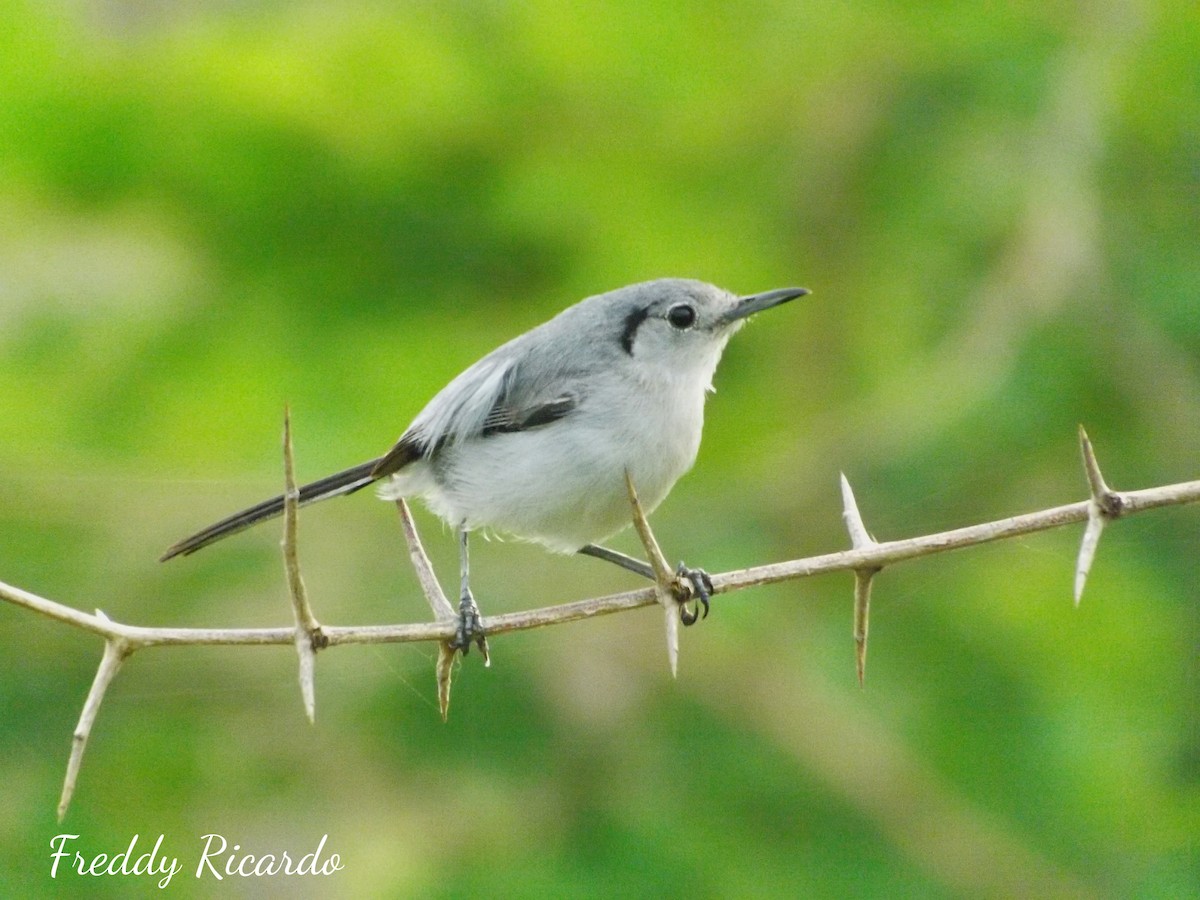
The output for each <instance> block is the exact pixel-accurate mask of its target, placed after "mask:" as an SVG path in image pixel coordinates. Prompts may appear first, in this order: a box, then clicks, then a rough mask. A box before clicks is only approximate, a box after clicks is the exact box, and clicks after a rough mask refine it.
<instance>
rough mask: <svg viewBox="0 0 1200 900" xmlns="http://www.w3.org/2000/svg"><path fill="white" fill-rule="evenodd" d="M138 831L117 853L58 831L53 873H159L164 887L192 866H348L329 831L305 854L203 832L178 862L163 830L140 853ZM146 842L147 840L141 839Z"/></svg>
mask: <svg viewBox="0 0 1200 900" xmlns="http://www.w3.org/2000/svg"><path fill="white" fill-rule="evenodd" d="M140 839H141V836H140V835H136V834H135V835H134V836H133V837H132V838H130V840H129V846H128V847H126V848H125V849H124V850H121V851H120V852H119V853H114V854H111V855H109V854H108V853H95V852H93V851H92V850H91V849H90V848H81V847H80V845H79V835H77V834H56V835H55V836H54V837H52V838H50V877H51V878H57V877H58V876H59V875H60V874H63V875H92V876H100V875H149V876H152V877H153V876H158V886H159V887H160V888H165V887H166V886H167V885H169V884H170V883H171V879H172V878H174V877H175V876H176V875H178V874H179V873H180V872H183V871H184V870H185V869H187V870H191V871H194V874H195V877H196V878H212V879H215V880H216V881H223V880H224V879H226V878H232V877H237V878H263V877H267V876H272V875H332V874H333V873H334V872H340V871H341V870H342V869H344V868H345V865H344V864H343V862H342V858H341V856H340V855H338V854H337V853H329V852H326V850H325V843H326V841H328V840H329V835H327V834H325V835H322V836H321V840H320V841H319V842H318V843H317V846H316V849H314V850H311V851H310V852H308V853H305V854H304V855H303V856H298V855H293V853H289V852H288V851H287V850H279V851H277V852H273V851H268V852H249V851H248V850H246V849H243V848H242V845H241V844H234V843H231V842H230V841H228V840H226V839H225V837H224V836H223V835H219V834H215V833H214V834H204V835H201V836H200V840H199V842H198V844H197V846H196V848H195V850H196V853H195V855H194V856H193V857H191V858H190V859H188V860H186V861H184V862H180V860H179V857H178V856H173V855H171V853H170V851H168V850H165V849H164V848H163V843H164V842H165V839H166V838H165V835H161V834H160V835H159V836H158V839H157V840H155V842H154V845H153V846H152V847H149V848H148V849H145V850H144V851H143V852H142V853H141V854H140V855H139V854H138V849H139V847H138V842H139V841H140ZM142 846H143V847H145V846H146V845H145V844H143V845H142Z"/></svg>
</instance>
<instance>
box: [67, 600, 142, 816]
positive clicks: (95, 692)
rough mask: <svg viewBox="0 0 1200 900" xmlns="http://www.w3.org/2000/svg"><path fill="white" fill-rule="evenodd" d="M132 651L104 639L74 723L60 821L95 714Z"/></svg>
mask: <svg viewBox="0 0 1200 900" xmlns="http://www.w3.org/2000/svg"><path fill="white" fill-rule="evenodd" d="M96 614H97V615H99V616H101V617H104V614H103V613H101V612H100V611H99V610H96ZM105 618H106V617H105ZM133 650H134V647H133V646H132V645H130V644H129V642H127V641H125V640H122V639H121V638H109V639H108V640H106V641H105V642H104V656H103V657H101V659H100V666H99V668H97V669H96V677H95V678H94V679H92V687H91V690H89V691H88V695H87V699H86V700H85V701H84V702H83V710H82V712H80V714H79V724H77V725H76V726H75V733H74V734H73V735H72V736H71V756H70V759H68V760H67V775H66V778H64V779H63V789H62V796H61V797H60V798H59V801H58V821H60V822H61V821H62V820H63V818H64V817H65V816H66V814H67V808H68V807H69V806H70V805H71V797H72V796H74V794H75V782H76V780H77V779H78V778H79V767H80V766H81V765H83V751H84V750H86V749H87V742H88V737H89V736H91V733H92V725H93V724H94V723H95V721H96V715H97V713H99V712H100V703H101V702H102V701H103V700H104V693H105V691H107V690H108V686H109V684H111V683H112V680H113V679H114V678H115V677H116V675H117V672H118V671H119V670H120V668H121V663H123V662H125V659H126V658H127V657H128V656H129V654H130V653H132V652H133Z"/></svg>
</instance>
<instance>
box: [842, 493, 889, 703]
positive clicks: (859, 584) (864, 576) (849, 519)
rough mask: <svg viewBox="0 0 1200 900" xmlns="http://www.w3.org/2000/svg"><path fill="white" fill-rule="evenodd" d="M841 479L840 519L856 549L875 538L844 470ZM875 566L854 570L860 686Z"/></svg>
mask: <svg viewBox="0 0 1200 900" xmlns="http://www.w3.org/2000/svg"><path fill="white" fill-rule="evenodd" d="M841 482H842V519H843V520H844V521H845V523H846V530H847V531H848V532H850V543H851V545H852V546H853V547H854V549H855V550H859V549H861V548H864V547H873V546H874V545H875V539H874V538H872V537H871V535H870V534H869V533H868V532H867V526H866V525H865V524H864V523H863V518H862V513H860V512H859V511H858V501H856V500H855V499H854V490H853V489H852V488H851V487H850V481H849V480H848V479H847V478H846V474H845V473H844V472H843V473H842V475H841ZM879 571H880V569H879V568H878V567H873V568H868V569H855V570H854V662H855V669H856V671H857V672H858V685H859V687H862V686H863V683H864V681H865V679H866V672H867V634H868V631H869V630H870V629H869V625H870V617H871V581H872V579H873V578H874V577H875V576H876V575H877V574H878V573H879Z"/></svg>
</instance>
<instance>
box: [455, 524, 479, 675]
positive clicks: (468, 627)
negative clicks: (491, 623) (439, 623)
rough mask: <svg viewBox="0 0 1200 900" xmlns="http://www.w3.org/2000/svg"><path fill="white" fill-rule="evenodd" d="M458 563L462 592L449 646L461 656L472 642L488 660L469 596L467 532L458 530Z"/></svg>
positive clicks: (474, 607) (470, 595) (475, 611)
mask: <svg viewBox="0 0 1200 900" xmlns="http://www.w3.org/2000/svg"><path fill="white" fill-rule="evenodd" d="M458 562H459V575H460V577H461V579H462V591H461V593H460V594H459V600H458V628H457V629H456V630H455V632H454V641H453V642H452V643H451V644H450V646H451V647H452V648H453V649H455V650H461V651H462V653H463V656H466V655H467V654H468V653H470V652H471V642H472V641H474V642H475V644H476V645H477V646H478V647H479V652H480V653H482V654H483V658H484V660H487V658H488V645H487V635H485V634H484V633H483V623H482V622H481V621H480V620H479V607H478V606H477V605H476V604H475V598H474V596H472V594H471V562H470V557H469V554H468V552H467V530H466V529H465V528H460V529H459V530H458Z"/></svg>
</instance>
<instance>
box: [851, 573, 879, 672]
mask: <svg viewBox="0 0 1200 900" xmlns="http://www.w3.org/2000/svg"><path fill="white" fill-rule="evenodd" d="M877 571H878V569H858V570H856V571H855V573H854V662H855V669H856V670H857V672H858V686H859V687H863V684H864V682H865V680H866V675H867V633H868V631H869V630H870V617H871V582H872V580H873V579H874V578H875V573H876V572H877Z"/></svg>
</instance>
